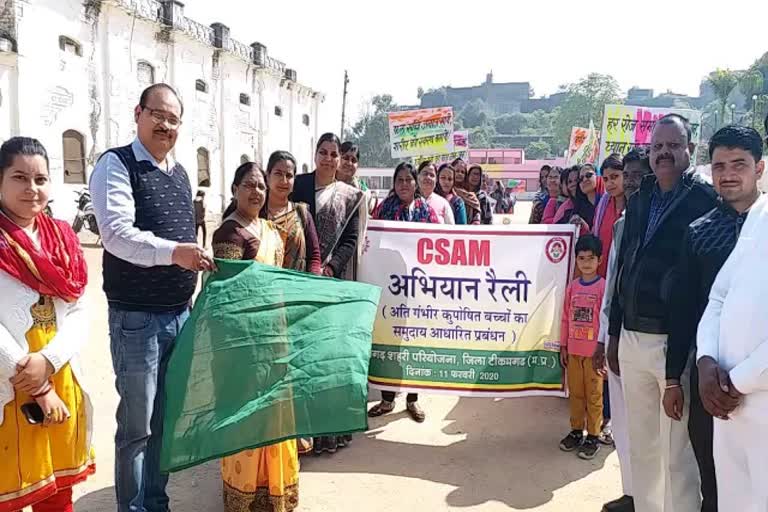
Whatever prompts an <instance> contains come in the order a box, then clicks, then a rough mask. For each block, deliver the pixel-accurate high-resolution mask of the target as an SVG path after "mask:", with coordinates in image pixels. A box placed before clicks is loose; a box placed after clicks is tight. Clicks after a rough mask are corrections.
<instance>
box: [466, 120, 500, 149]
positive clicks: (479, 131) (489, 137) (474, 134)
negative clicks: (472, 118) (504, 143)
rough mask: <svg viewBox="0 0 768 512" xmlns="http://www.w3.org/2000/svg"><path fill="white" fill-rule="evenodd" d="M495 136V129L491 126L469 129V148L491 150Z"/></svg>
mask: <svg viewBox="0 0 768 512" xmlns="http://www.w3.org/2000/svg"><path fill="white" fill-rule="evenodd" d="M495 136H496V129H495V128H494V127H493V125H492V124H485V125H483V126H478V127H475V128H470V129H469V147H470V148H492V147H494V144H493V138H494V137H495Z"/></svg>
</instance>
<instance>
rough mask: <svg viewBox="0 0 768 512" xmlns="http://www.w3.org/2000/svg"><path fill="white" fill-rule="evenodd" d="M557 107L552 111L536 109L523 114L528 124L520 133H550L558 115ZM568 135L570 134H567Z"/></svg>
mask: <svg viewBox="0 0 768 512" xmlns="http://www.w3.org/2000/svg"><path fill="white" fill-rule="evenodd" d="M559 112H560V110H559V108H556V109H555V110H554V111H552V112H545V111H543V110H536V111H534V112H533V113H531V114H523V115H525V116H526V119H527V120H528V126H526V127H525V128H524V129H523V130H522V131H521V132H520V134H521V135H551V134H552V131H553V130H554V122H555V119H556V118H557V116H558V115H559ZM569 135H570V134H569Z"/></svg>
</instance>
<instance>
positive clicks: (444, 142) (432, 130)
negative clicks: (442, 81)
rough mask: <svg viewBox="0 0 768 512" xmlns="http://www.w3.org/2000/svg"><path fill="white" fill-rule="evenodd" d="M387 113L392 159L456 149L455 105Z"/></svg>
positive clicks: (436, 153) (439, 153)
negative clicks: (454, 132)
mask: <svg viewBox="0 0 768 512" xmlns="http://www.w3.org/2000/svg"><path fill="white" fill-rule="evenodd" d="M388 116H389V144H390V150H391V153H392V158H397V159H402V158H408V157H414V156H424V155H441V154H446V153H451V152H453V108H451V107H439V108H425V109H420V110H407V111H404V112H390V113H389V114H388Z"/></svg>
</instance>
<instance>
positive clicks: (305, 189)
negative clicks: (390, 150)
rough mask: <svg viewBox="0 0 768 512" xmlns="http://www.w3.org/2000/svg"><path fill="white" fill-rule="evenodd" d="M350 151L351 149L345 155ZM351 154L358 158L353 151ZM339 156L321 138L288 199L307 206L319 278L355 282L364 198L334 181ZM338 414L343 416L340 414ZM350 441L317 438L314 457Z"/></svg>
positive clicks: (335, 146) (332, 141) (331, 138)
mask: <svg viewBox="0 0 768 512" xmlns="http://www.w3.org/2000/svg"><path fill="white" fill-rule="evenodd" d="M350 151H352V149H350V150H348V151H347V153H349V152H350ZM354 152H355V154H357V151H356V150H354ZM342 154H343V152H342V144H341V141H340V140H339V138H338V137H337V136H336V135H335V134H333V133H325V134H323V135H322V136H320V139H319V140H318V141H317V146H316V148H315V171H314V172H312V173H310V174H301V175H299V176H296V179H295V182H294V189H293V193H292V194H291V199H292V200H293V201H295V202H302V203H306V204H307V205H309V211H310V212H311V213H312V218H313V220H314V221H315V229H316V230H317V238H318V241H319V242H320V260H321V261H320V267H321V272H322V275H324V276H327V277H335V278H336V279H347V280H354V279H355V275H356V272H357V254H358V251H359V245H358V240H359V239H360V234H361V231H360V226H361V210H362V209H364V207H365V194H363V193H362V192H361V191H360V190H358V189H357V188H355V187H353V186H351V185H348V184H346V183H344V182H343V181H341V180H339V179H337V177H336V176H337V173H338V171H339V166H340V165H341V161H342V158H341V157H342ZM365 217H366V216H365V215H364V216H363V220H364V219H365ZM339 413H340V414H343V411H339ZM350 441H351V436H349V435H327V436H322V437H316V438H315V439H314V440H313V445H314V447H313V449H314V452H315V455H320V454H322V453H324V452H326V453H331V454H333V453H336V451H337V449H338V448H344V447H346V446H347V444H348V443H349V442H350Z"/></svg>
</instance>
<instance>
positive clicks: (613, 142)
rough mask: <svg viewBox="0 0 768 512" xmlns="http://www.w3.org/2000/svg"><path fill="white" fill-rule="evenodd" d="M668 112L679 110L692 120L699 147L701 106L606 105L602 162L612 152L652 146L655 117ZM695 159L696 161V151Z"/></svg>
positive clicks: (692, 128) (622, 152)
mask: <svg viewBox="0 0 768 512" xmlns="http://www.w3.org/2000/svg"><path fill="white" fill-rule="evenodd" d="M667 114H679V115H681V116H683V117H685V118H686V119H688V121H690V123H691V141H692V142H693V143H694V144H696V147H697V148H698V147H699V141H700V139H701V112H700V111H698V110H689V109H680V108H650V107H635V106H631V105H606V106H605V115H604V116H603V130H602V140H601V141H600V163H602V162H603V160H605V159H606V157H608V155H610V154H612V153H618V154H619V155H622V156H624V155H626V154H627V153H629V151H630V150H631V149H632V148H635V147H638V146H644V147H650V145H651V134H652V133H653V127H654V126H656V121H658V120H659V119H660V118H662V117H664V116H665V115H667ZM697 151H698V149H697ZM693 161H694V162H695V161H696V158H695V155H694V158H693Z"/></svg>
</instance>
